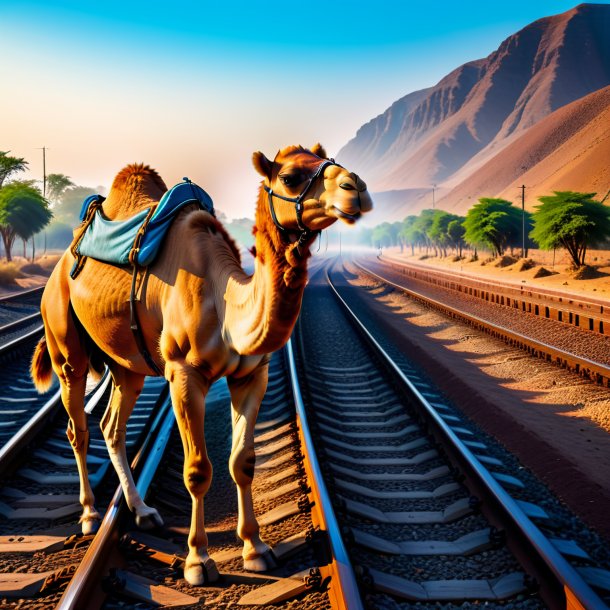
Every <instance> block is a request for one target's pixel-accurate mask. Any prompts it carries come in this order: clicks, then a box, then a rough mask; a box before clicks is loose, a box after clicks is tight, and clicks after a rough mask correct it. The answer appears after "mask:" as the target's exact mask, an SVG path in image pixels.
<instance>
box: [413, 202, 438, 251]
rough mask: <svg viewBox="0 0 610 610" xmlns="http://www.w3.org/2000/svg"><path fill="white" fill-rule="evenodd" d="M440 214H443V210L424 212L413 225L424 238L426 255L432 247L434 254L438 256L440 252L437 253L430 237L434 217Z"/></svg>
mask: <svg viewBox="0 0 610 610" xmlns="http://www.w3.org/2000/svg"><path fill="white" fill-rule="evenodd" d="M439 212H441V210H434V209H427V210H422V211H421V213H420V214H419V216H418V217H417V220H416V221H415V223H414V225H413V228H414V230H416V231H418V232H419V233H420V234H421V236H422V238H423V245H424V246H425V247H426V254H427V253H428V249H429V248H431V247H432V248H434V253H435V254H438V252H437V251H436V246H435V245H434V241H433V240H432V238H431V237H430V229H431V228H432V223H433V222H434V217H435V216H436V215H437V214H438V213H439Z"/></svg>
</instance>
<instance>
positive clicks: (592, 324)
mask: <svg viewBox="0 0 610 610" xmlns="http://www.w3.org/2000/svg"><path fill="white" fill-rule="evenodd" d="M379 258H380V260H383V261H384V263H386V264H387V265H389V266H391V267H392V268H394V269H395V270H397V271H398V272H399V273H401V274H402V275H403V276H405V277H408V278H411V279H415V280H421V281H424V282H427V283H430V284H433V285H436V286H439V287H442V288H443V289H445V290H453V291H456V292H461V293H463V294H466V295H470V296H473V297H475V298H478V299H481V300H483V301H488V302H491V303H495V304H497V305H502V306H505V307H512V308H513V309H518V310H519V311H521V312H524V313H528V314H532V315H534V316H538V317H540V318H544V319H548V320H555V321H557V322H561V323H562V324H567V325H568V326H573V327H575V328H579V329H581V330H586V331H590V332H592V333H596V334H600V335H609V334H610V307H609V306H608V301H607V300H605V299H598V298H595V297H592V296H584V295H578V294H574V293H569V292H567V291H566V292H559V291H557V290H552V289H549V288H543V287H540V286H537V287H535V288H534V287H531V286H527V285H526V284H525V283H522V284H520V285H519V284H515V283H511V282H502V281H498V280H491V279H489V278H477V277H475V276H473V275H470V274H468V273H464V274H462V273H460V274H459V275H458V276H456V274H455V273H450V272H446V271H441V270H439V269H435V268H434V267H432V266H429V265H425V264H424V265H414V264H411V263H409V262H408V261H404V260H397V259H396V258H394V257H392V256H380V257H379Z"/></svg>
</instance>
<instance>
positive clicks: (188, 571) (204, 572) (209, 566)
mask: <svg viewBox="0 0 610 610" xmlns="http://www.w3.org/2000/svg"><path fill="white" fill-rule="evenodd" d="M184 578H185V580H186V582H188V583H189V585H192V586H193V587H202V586H203V585H207V584H210V583H213V582H216V581H217V580H218V579H219V578H220V574H219V573H218V568H217V567H216V563H215V562H214V560H213V559H212V558H211V557H208V558H207V559H206V560H205V561H203V562H199V563H194V564H192V565H185V566H184Z"/></svg>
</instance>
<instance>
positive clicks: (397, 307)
mask: <svg viewBox="0 0 610 610" xmlns="http://www.w3.org/2000/svg"><path fill="white" fill-rule="evenodd" d="M349 270H350V271H351V272H352V273H354V274H355V277H354V278H353V279H352V280H351V283H352V284H353V285H354V286H358V287H359V288H362V289H364V290H362V291H361V292H362V293H363V295H364V296H363V298H365V299H366V300H367V303H368V305H369V306H370V307H371V308H372V309H373V312H374V313H375V314H377V315H376V318H377V319H378V320H379V324H380V325H381V326H382V327H384V329H385V330H386V331H387V332H388V333H391V336H392V337H394V338H395V340H396V341H397V342H399V344H400V345H401V346H402V348H401V349H403V351H408V353H409V354H413V355H414V356H415V359H416V360H417V362H418V363H419V364H420V365H421V366H422V367H423V368H424V370H425V371H426V372H427V374H428V375H429V376H430V377H431V378H432V379H433V380H434V381H435V383H437V384H438V385H439V387H440V388H441V389H442V390H443V391H444V392H445V394H446V395H447V396H448V397H449V398H450V399H451V400H453V401H454V402H455V404H457V405H459V406H460V408H462V409H463V411H464V412H465V414H466V415H468V416H469V417H471V418H472V419H473V420H475V421H476V422H477V423H478V424H479V425H481V426H482V427H483V428H484V429H485V430H486V431H487V432H488V433H490V434H492V435H493V436H494V437H496V438H497V439H498V440H499V441H500V442H501V443H502V444H504V445H505V446H506V447H507V448H508V449H509V450H510V451H512V452H513V453H515V454H516V455H517V456H518V458H519V459H520V460H521V462H522V463H523V464H524V465H526V466H527V467H529V468H531V469H532V470H533V471H534V472H535V473H536V475H537V476H538V477H539V478H540V479H541V480H543V481H544V482H545V483H546V484H547V485H549V487H551V489H553V491H554V492H555V493H556V494H557V495H558V496H559V497H561V498H562V499H563V500H564V502H566V504H568V506H570V508H571V509H572V510H573V511H574V512H576V513H577V514H578V515H579V516H581V517H582V518H583V519H584V520H585V521H586V522H587V523H589V524H591V525H592V526H593V527H595V528H596V529H597V530H598V531H599V532H600V533H601V534H602V535H603V536H604V537H606V538H607V539H610V522H608V520H607V518H606V515H607V514H608V512H609V511H610V476H609V475H610V434H609V432H610V416H609V414H610V392H609V391H608V388H603V387H600V386H597V385H595V384H593V383H590V382H588V381H585V380H583V379H581V378H580V377H578V376H577V375H575V374H573V373H570V372H567V371H564V370H561V369H559V368H557V367H555V366H553V365H552V364H549V363H547V362H544V361H542V360H539V359H536V358H533V357H530V356H528V355H526V354H525V353H524V352H522V351H520V350H517V349H515V348H512V347H510V346H507V345H506V344H505V343H503V342H501V341H499V340H496V339H493V338H491V337H489V336H488V335H486V334H485V333H483V332H480V331H477V330H474V329H472V328H471V327H470V326H467V325H465V324H461V323H456V322H455V321H452V320H448V319H447V318H445V317H443V316H441V315H440V314H438V313H436V312H432V311H430V310H428V309H426V308H424V307H423V306H421V305H419V304H417V303H415V302H413V301H411V300H410V299H409V298H408V297H406V296H404V295H403V294H400V293H398V292H395V291H393V290H388V289H387V287H385V286H383V285H382V284H381V283H380V282H378V281H376V280H374V279H372V278H370V277H369V276H365V275H362V274H359V273H357V272H356V268H355V267H352V266H350V267H349Z"/></svg>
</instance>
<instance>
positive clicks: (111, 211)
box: [103, 163, 167, 220]
mask: <svg viewBox="0 0 610 610" xmlns="http://www.w3.org/2000/svg"><path fill="white" fill-rule="evenodd" d="M166 191H167V186H166V184H165V182H164V181H163V179H162V178H161V176H159V174H158V173H157V172H156V170H154V169H152V167H150V166H149V165H144V164H143V163H132V164H130V165H127V166H126V167H124V168H123V169H122V170H121V171H120V172H119V173H118V174H117V175H116V177H115V178H114V180H113V182H112V186H111V187H110V192H109V193H108V197H107V198H106V201H105V202H104V205H103V211H104V215H105V216H106V217H107V218H109V219H111V220H124V219H125V218H128V217H130V216H132V215H133V214H135V213H137V212H139V211H141V210H143V209H144V208H148V207H150V206H151V205H152V204H154V203H157V202H158V201H159V199H161V197H162V196H163V193H165V192H166Z"/></svg>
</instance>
